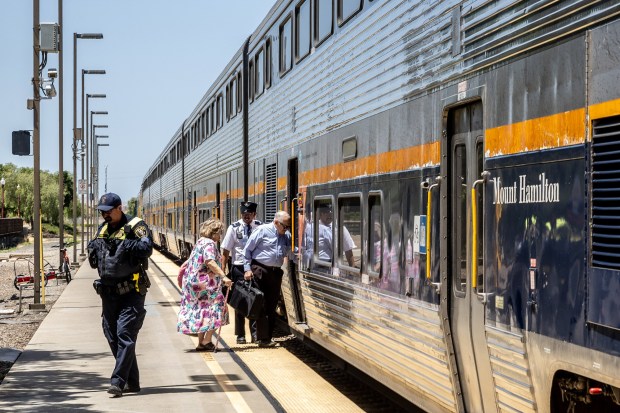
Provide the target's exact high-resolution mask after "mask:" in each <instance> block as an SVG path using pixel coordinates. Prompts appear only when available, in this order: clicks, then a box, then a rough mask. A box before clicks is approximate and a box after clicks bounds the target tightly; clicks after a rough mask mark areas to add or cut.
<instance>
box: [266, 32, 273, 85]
mask: <svg viewBox="0 0 620 413" xmlns="http://www.w3.org/2000/svg"><path fill="white" fill-rule="evenodd" d="M271 58H272V57H271V39H266V40H265V89H269V88H270V87H271V68H272V67H271Z"/></svg>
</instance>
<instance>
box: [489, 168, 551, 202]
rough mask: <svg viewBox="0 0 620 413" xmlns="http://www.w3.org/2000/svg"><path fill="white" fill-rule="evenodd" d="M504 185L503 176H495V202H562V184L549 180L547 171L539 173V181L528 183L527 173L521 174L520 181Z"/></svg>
mask: <svg viewBox="0 0 620 413" xmlns="http://www.w3.org/2000/svg"><path fill="white" fill-rule="evenodd" d="M518 184H519V185H518V186H517V182H514V183H513V184H512V185H511V186H504V185H503V184H502V180H501V178H499V177H497V178H493V189H495V191H494V194H493V204H516V203H519V204H536V203H552V202H560V184H559V183H557V182H555V183H554V182H549V180H548V179H547V177H546V176H545V173H544V172H543V173H541V174H540V175H538V183H534V184H528V182H527V175H519V182H518Z"/></svg>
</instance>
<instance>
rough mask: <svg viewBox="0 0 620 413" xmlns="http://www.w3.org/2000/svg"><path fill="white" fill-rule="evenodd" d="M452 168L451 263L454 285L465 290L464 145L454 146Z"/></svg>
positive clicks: (465, 159)
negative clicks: (452, 243)
mask: <svg viewBox="0 0 620 413" xmlns="http://www.w3.org/2000/svg"><path fill="white" fill-rule="evenodd" d="M453 162H454V168H453V174H454V176H453V181H452V185H453V186H452V188H453V189H452V190H453V194H454V211H453V212H452V214H453V219H452V222H453V226H454V227H453V229H452V231H453V232H454V235H455V237H454V256H453V260H454V261H453V264H454V270H455V274H456V278H455V280H454V287H455V288H456V290H457V291H460V292H463V291H465V287H466V285H467V262H468V261H467V221H468V219H469V217H468V216H467V192H468V191H467V151H466V149H465V145H456V146H455V147H454V161H453Z"/></svg>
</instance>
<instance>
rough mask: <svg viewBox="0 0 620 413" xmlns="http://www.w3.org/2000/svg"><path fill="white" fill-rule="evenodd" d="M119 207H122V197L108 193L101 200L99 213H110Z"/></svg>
mask: <svg viewBox="0 0 620 413" xmlns="http://www.w3.org/2000/svg"><path fill="white" fill-rule="evenodd" d="M119 205H122V202H121V197H120V196H118V195H116V194H113V193H112V192H108V193H107V194H104V195H103V196H101V198H99V205H97V209H98V210H99V211H109V210H111V209H114V208H116V207H117V206H119Z"/></svg>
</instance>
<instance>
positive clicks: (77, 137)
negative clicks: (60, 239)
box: [35, 0, 103, 265]
mask: <svg viewBox="0 0 620 413" xmlns="http://www.w3.org/2000/svg"><path fill="white" fill-rule="evenodd" d="M35 1H36V0H35ZM37 18H38V17H37ZM37 36H38V33H37ZM77 39H103V34H101V33H73V264H74V265H77V145H78V140H79V141H81V140H82V133H81V131H80V130H78V128H77ZM37 65H38V56H37ZM82 236H83V235H82Z"/></svg>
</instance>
